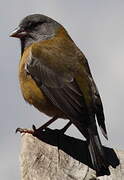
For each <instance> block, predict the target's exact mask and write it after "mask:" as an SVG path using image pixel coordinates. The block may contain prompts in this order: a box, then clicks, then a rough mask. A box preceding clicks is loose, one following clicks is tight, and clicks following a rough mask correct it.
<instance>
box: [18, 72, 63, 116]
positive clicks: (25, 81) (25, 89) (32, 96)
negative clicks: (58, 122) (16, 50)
mask: <svg viewBox="0 0 124 180" xmlns="http://www.w3.org/2000/svg"><path fill="white" fill-rule="evenodd" d="M23 73H24V72H23ZM19 80H20V86H21V91H22V94H23V97H24V99H25V100H26V101H27V102H28V103H29V104H32V105H33V106H34V107H36V108H37V109H38V110H39V111H41V112H43V113H45V114H46V115H48V116H52V117H53V116H55V115H56V116H58V117H63V115H62V114H63V113H62V112H61V111H60V110H59V109H58V108H57V107H55V106H54V105H53V104H52V103H51V102H50V101H49V100H48V98H47V97H46V96H45V95H44V93H43V92H42V91H41V90H40V89H39V88H38V86H37V85H36V83H35V81H34V80H33V79H32V78H31V76H30V75H27V76H26V75H25V77H24V74H23V75H22V73H20V74H19Z"/></svg>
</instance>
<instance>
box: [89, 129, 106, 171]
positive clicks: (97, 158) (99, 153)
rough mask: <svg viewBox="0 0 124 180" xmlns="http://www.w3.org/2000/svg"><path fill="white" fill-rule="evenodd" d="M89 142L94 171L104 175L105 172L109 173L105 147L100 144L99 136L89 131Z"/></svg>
mask: <svg viewBox="0 0 124 180" xmlns="http://www.w3.org/2000/svg"><path fill="white" fill-rule="evenodd" d="M88 131H89V141H88V148H89V152H90V156H91V161H92V164H93V167H94V169H95V170H96V171H97V173H101V174H103V173H104V172H108V171H107V170H108V164H107V161H106V158H105V155H104V151H103V147H102V144H101V142H100V138H99V136H98V134H95V135H94V134H93V133H91V130H90V129H89V130H88Z"/></svg>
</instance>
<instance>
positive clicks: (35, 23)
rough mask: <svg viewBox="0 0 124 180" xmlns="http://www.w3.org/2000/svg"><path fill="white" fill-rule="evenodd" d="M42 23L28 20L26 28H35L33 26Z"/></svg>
mask: <svg viewBox="0 0 124 180" xmlns="http://www.w3.org/2000/svg"><path fill="white" fill-rule="evenodd" d="M43 23H44V22H31V21H29V23H28V26H27V28H28V29H32V28H35V27H37V26H39V25H41V24H43Z"/></svg>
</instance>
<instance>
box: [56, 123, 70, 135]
mask: <svg viewBox="0 0 124 180" xmlns="http://www.w3.org/2000/svg"><path fill="white" fill-rule="evenodd" d="M71 124H72V122H71V121H69V122H68V123H67V124H66V125H65V126H64V127H63V128H62V129H60V130H59V131H60V132H61V133H62V134H64V133H65V132H66V131H67V129H68V128H69V127H70V126H71Z"/></svg>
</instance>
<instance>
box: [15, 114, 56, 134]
mask: <svg viewBox="0 0 124 180" xmlns="http://www.w3.org/2000/svg"><path fill="white" fill-rule="evenodd" d="M57 118H58V117H57V116H54V117H53V118H52V119H50V120H49V121H48V122H46V123H45V124H44V125H42V126H41V127H40V128H38V129H36V127H35V125H33V126H32V129H23V128H17V129H16V131H15V132H16V133H17V132H20V133H28V134H34V133H35V132H36V131H38V132H39V131H42V130H43V129H46V128H47V127H48V126H49V125H50V124H52V123H53V122H54V121H56V120H57Z"/></svg>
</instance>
